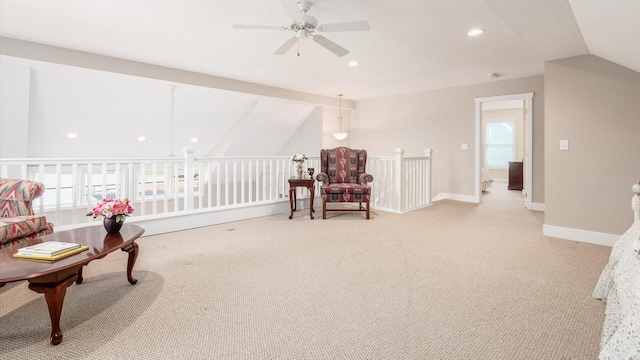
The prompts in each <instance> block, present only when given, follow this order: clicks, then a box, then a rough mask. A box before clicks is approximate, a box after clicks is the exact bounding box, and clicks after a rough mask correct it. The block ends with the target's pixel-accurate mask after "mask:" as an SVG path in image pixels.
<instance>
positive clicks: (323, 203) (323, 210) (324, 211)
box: [322, 201, 327, 220]
mask: <svg viewBox="0 0 640 360" xmlns="http://www.w3.org/2000/svg"><path fill="white" fill-rule="evenodd" d="M326 218H327V203H326V202H324V201H323V202H322V219H323V220H324V219H326Z"/></svg>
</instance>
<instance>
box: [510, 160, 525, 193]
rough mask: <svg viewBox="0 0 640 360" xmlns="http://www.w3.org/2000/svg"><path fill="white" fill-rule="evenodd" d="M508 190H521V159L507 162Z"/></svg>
mask: <svg viewBox="0 0 640 360" xmlns="http://www.w3.org/2000/svg"><path fill="white" fill-rule="evenodd" d="M508 189H509V190H522V161H518V162H511V161H510V162H509V187H508Z"/></svg>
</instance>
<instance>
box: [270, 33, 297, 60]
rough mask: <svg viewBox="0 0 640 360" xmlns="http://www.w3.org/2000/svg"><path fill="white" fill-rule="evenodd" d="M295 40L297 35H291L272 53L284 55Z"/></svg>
mask: <svg viewBox="0 0 640 360" xmlns="http://www.w3.org/2000/svg"><path fill="white" fill-rule="evenodd" d="M296 41H298V38H297V37H295V36H294V37H292V38H291V39H289V40H287V41H285V42H284V44H282V46H280V48H279V49H278V50H276V52H274V53H273V55H284V54H286V53H287V51H289V50H290V49H291V48H292V47H293V45H295V43H296Z"/></svg>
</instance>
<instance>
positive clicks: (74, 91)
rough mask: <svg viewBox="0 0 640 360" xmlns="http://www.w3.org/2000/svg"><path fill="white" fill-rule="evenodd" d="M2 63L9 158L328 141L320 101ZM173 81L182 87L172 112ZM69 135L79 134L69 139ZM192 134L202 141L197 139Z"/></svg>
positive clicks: (241, 150) (245, 151) (265, 150)
mask: <svg viewBox="0 0 640 360" xmlns="http://www.w3.org/2000/svg"><path fill="white" fill-rule="evenodd" d="M0 60H1V65H2V66H1V68H2V69H3V71H4V72H6V73H7V74H8V75H9V76H4V73H3V76H2V77H1V78H0V84H1V85H2V89H10V90H6V91H5V90H3V96H2V100H3V104H2V105H3V106H2V111H3V112H2V116H1V117H0V125H2V130H3V131H2V136H3V141H2V148H3V149H6V150H3V153H2V156H3V157H26V156H29V157H32V158H40V157H46V158H58V157H66V158H69V157H76V158H77V157H152V156H170V155H174V156H181V155H182V148H183V147H184V146H186V145H189V146H193V147H195V149H196V156H215V157H222V156H242V155H246V156H251V155H274V154H278V153H279V152H281V149H283V148H285V147H286V146H287V143H288V142H289V141H293V142H294V143H295V144H299V145H300V144H309V146H310V147H309V151H310V154H311V155H317V154H316V153H318V154H319V149H320V147H321V146H322V111H321V110H320V111H317V109H318V108H320V109H321V108H322V107H319V106H317V105H315V104H309V103H303V102H299V101H291V100H286V99H279V98H270V97H266V96H260V95H252V94H246V93H240V92H233V91H227V90H220V89H212V88H206V87H201V86H194V85H186V84H171V83H168V82H166V81H161V80H156V79H148V78H141V77H136V76H130V75H122V74H117V73H109V72H104V71H97V70H91V69H84V68H77V67H71V66H65V65H58V64H50V63H42V62H36V61H26V60H23V59H11V58H7V57H3V58H2V59H0ZM29 74H31V81H30V82H29ZM169 85H177V87H176V88H175V89H174V90H173V111H172V90H171V88H170V87H169ZM9 91H10V92H9ZM5 93H6V94H11V95H12V96H4V95H5ZM29 100H30V101H29ZM312 113H313V114H315V115H314V116H312V117H310V116H311V114H312ZM5 128H10V129H11V130H10V131H5ZM27 130H28V131H27ZM69 132H74V133H77V134H78V138H76V139H68V138H67V137H66V134H67V133H69ZM138 136H145V137H146V141H144V142H139V141H138V140H137V138H138ZM4 137H7V140H5V139H4ZM194 137H195V138H197V139H198V141H197V143H192V142H191V141H190V140H191V139H192V138H194ZM299 145H297V146H295V147H299ZM292 147H293V146H292ZM296 152H297V151H296Z"/></svg>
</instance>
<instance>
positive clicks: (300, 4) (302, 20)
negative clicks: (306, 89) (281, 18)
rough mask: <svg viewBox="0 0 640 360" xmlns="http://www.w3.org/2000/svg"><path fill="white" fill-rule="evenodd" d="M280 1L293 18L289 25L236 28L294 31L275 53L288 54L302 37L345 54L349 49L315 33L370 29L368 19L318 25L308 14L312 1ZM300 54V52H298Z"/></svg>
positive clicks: (334, 51) (338, 53)
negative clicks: (309, 38)
mask: <svg viewBox="0 0 640 360" xmlns="http://www.w3.org/2000/svg"><path fill="white" fill-rule="evenodd" d="M280 3H281V4H282V6H283V7H284V9H285V10H286V11H287V13H289V16H290V17H291V19H290V20H289V21H290V23H289V26H288V27H283V26H269V25H240V24H235V25H233V28H234V29H255V30H282V31H293V32H294V33H295V35H294V36H293V37H292V38H290V39H289V40H287V41H285V42H284V44H282V46H280V48H279V49H278V50H276V52H274V53H273V54H274V55H284V54H286V53H287V52H288V51H289V50H290V49H291V48H292V47H293V45H295V44H296V42H299V41H300V39H306V38H308V37H311V38H312V39H313V41H315V42H316V43H317V44H318V45H320V46H322V47H324V48H325V49H327V50H329V51H331V52H332V53H334V54H336V55H337V56H345V55H347V54H348V53H349V50H347V49H345V48H343V47H342V46H340V45H338V44H336V43H334V42H333V41H331V40H329V39H327V38H326V37H324V36H322V35H317V34H315V33H316V32H338V31H368V30H369V23H368V22H367V21H366V20H362V21H350V22H343V23H335V24H324V25H318V20H316V18H314V17H313V16H310V15H307V12H308V11H309V9H311V5H312V4H311V3H310V2H308V1H305V0H280ZM298 56H300V53H298Z"/></svg>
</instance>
